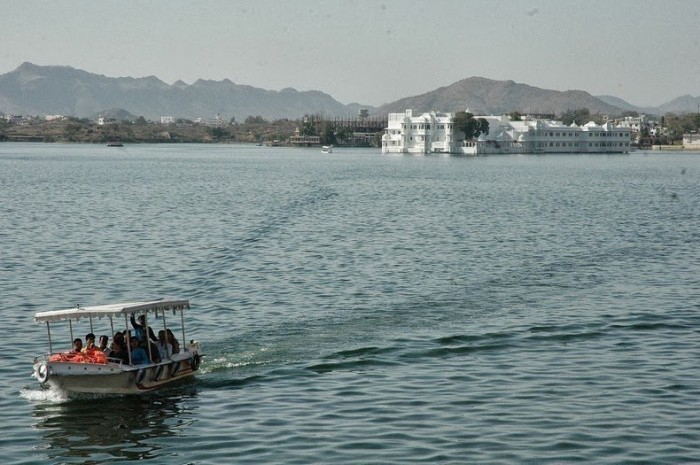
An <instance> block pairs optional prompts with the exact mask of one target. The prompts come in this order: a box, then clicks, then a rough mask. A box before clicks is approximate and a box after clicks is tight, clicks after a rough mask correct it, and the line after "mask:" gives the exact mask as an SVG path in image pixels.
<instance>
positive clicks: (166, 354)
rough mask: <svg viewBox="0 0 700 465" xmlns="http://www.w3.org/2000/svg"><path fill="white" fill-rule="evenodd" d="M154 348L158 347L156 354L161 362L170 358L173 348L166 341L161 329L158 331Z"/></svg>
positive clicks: (163, 331)
mask: <svg viewBox="0 0 700 465" xmlns="http://www.w3.org/2000/svg"><path fill="white" fill-rule="evenodd" d="M156 346H158V354H159V355H160V359H161V360H167V359H169V358H170V357H172V355H173V346H172V345H171V344H170V343H169V342H168V340H167V339H166V337H165V330H162V329H161V330H160V331H158V342H156Z"/></svg>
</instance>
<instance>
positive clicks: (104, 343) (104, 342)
mask: <svg viewBox="0 0 700 465" xmlns="http://www.w3.org/2000/svg"><path fill="white" fill-rule="evenodd" d="M108 342H109V338H108V337H107V336H106V335H104V334H103V335H102V336H100V345H99V347H98V348H99V349H100V350H101V351H102V352H104V353H105V354H107V355H108V356H109V352H110V350H111V349H110V348H109V344H108Z"/></svg>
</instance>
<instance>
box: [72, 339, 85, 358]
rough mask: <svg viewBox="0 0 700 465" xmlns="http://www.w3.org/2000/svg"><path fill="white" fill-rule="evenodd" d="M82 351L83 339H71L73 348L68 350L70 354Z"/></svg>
mask: <svg viewBox="0 0 700 465" xmlns="http://www.w3.org/2000/svg"><path fill="white" fill-rule="evenodd" d="M82 351H83V340H82V339H80V338H79V337H76V338H75V339H73V349H72V350H71V351H70V352H71V353H72V354H79V353H80V352H82Z"/></svg>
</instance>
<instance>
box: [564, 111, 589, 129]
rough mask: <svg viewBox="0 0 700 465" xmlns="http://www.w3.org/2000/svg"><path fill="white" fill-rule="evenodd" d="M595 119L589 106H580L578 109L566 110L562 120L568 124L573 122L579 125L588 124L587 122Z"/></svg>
mask: <svg viewBox="0 0 700 465" xmlns="http://www.w3.org/2000/svg"><path fill="white" fill-rule="evenodd" d="M592 119H595V118H593V117H592V116H591V110H589V109H588V108H579V109H578V110H566V111H565V112H564V113H562V115H561V122H562V123H563V124H565V125H567V126H570V125H571V124H573V123H576V124H577V125H579V126H580V125H582V124H586V123H587V122H589V121H591V120H592Z"/></svg>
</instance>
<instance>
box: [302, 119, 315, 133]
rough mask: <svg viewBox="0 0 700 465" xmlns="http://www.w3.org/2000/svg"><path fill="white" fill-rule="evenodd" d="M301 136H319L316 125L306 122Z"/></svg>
mask: <svg viewBox="0 0 700 465" xmlns="http://www.w3.org/2000/svg"><path fill="white" fill-rule="evenodd" d="M301 135H302V136H317V135H318V133H317V132H316V125H315V124H314V123H313V122H312V121H310V120H307V121H304V123H303V124H302V125H301Z"/></svg>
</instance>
